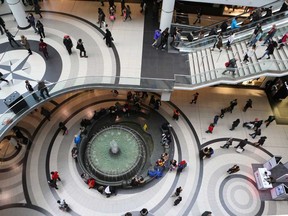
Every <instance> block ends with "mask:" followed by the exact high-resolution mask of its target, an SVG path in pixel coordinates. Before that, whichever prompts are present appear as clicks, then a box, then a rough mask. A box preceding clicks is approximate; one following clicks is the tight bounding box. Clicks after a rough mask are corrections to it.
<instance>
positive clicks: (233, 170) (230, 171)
mask: <svg viewBox="0 0 288 216" xmlns="http://www.w3.org/2000/svg"><path fill="white" fill-rule="evenodd" d="M238 171H240V167H239V166H238V165H237V164H235V165H234V166H233V167H231V168H229V169H228V170H227V172H228V174H232V173H236V172H238Z"/></svg>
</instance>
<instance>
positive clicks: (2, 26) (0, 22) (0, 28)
mask: <svg viewBox="0 0 288 216" xmlns="http://www.w3.org/2000/svg"><path fill="white" fill-rule="evenodd" d="M4 30H6V27H5V21H4V20H3V19H2V17H1V16H0V31H1V35H3V34H4Z"/></svg>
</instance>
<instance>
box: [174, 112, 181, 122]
mask: <svg viewBox="0 0 288 216" xmlns="http://www.w3.org/2000/svg"><path fill="white" fill-rule="evenodd" d="M179 116H180V111H179V110H178V109H175V110H174V112H173V119H174V120H176V121H178V119H179Z"/></svg>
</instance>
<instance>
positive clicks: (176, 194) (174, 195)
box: [172, 186, 183, 197]
mask: <svg viewBox="0 0 288 216" xmlns="http://www.w3.org/2000/svg"><path fill="white" fill-rule="evenodd" d="M182 191H183V189H182V187H181V186H180V187H178V188H176V191H175V193H174V194H173V195H172V197H177V196H179V195H180V193H181V192H182Z"/></svg>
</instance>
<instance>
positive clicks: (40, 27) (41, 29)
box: [36, 20, 45, 38]
mask: <svg viewBox="0 0 288 216" xmlns="http://www.w3.org/2000/svg"><path fill="white" fill-rule="evenodd" d="M36 28H37V30H38V34H39V35H40V37H41V38H45V32H44V26H43V24H42V23H41V22H40V20H38V21H37V23H36Z"/></svg>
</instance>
